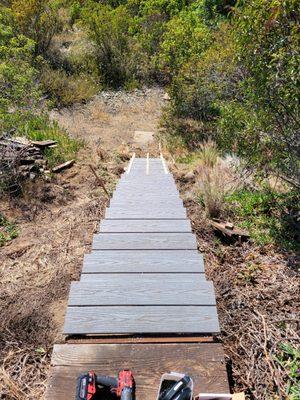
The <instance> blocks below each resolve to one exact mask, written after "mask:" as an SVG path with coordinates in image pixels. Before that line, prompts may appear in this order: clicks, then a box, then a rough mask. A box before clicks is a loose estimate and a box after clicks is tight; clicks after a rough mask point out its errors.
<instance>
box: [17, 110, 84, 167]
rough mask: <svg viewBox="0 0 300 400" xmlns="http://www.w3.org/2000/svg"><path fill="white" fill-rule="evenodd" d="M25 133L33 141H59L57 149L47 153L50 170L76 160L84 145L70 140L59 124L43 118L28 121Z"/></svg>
mask: <svg viewBox="0 0 300 400" xmlns="http://www.w3.org/2000/svg"><path fill="white" fill-rule="evenodd" d="M24 133H25V136H27V137H28V138H29V139H31V140H47V139H52V140H56V141H57V147H54V148H50V149H47V150H46V151H45V156H46V157H47V159H48V165H49V167H50V168H51V167H53V166H54V165H56V164H58V163H62V162H65V161H67V160H70V159H72V158H75V157H76V153H77V152H78V150H79V149H80V148H81V147H82V145H83V143H82V142H81V141H79V140H77V139H72V138H70V137H69V135H68V134H67V133H66V132H65V131H64V130H62V129H61V128H60V127H59V126H58V124H57V122H50V121H49V120H48V119H47V118H45V117H43V116H34V117H32V118H30V119H28V121H27V123H26V125H25V130H24Z"/></svg>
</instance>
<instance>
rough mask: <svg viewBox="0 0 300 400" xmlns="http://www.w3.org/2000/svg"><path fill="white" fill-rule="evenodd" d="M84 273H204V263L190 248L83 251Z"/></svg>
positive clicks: (200, 256)
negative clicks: (86, 252) (84, 252)
mask: <svg viewBox="0 0 300 400" xmlns="http://www.w3.org/2000/svg"><path fill="white" fill-rule="evenodd" d="M82 272H83V273H85V274H86V273H94V274H95V273H101V274H103V273H134V272H143V273H174V272H176V273H179V272H188V273H203V272H204V262H203V257H202V255H201V254H200V253H198V252H197V251H195V250H194V251H193V250H172V251H170V250H111V251H110V250H104V251H101V250H94V251H93V252H92V253H90V254H85V256H84V262H83V269H82Z"/></svg>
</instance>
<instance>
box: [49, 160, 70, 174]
mask: <svg viewBox="0 0 300 400" xmlns="http://www.w3.org/2000/svg"><path fill="white" fill-rule="evenodd" d="M74 162H75V160H70V161H67V162H65V163H63V164H60V165H57V166H56V167H54V168H52V172H55V173H57V172H60V171H62V170H64V169H66V168H70V167H72V165H73V164H74Z"/></svg>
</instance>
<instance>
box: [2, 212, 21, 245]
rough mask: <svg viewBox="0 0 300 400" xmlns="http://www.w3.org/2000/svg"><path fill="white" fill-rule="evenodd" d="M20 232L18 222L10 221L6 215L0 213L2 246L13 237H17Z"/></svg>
mask: <svg viewBox="0 0 300 400" xmlns="http://www.w3.org/2000/svg"><path fill="white" fill-rule="evenodd" d="M18 234H19V230H18V228H17V226H16V224H15V223H14V222H12V221H9V220H8V219H7V218H5V217H4V215H2V214H0V247H2V246H4V245H5V243H7V242H9V241H10V240H12V239H15V238H16V237H17V236H18Z"/></svg>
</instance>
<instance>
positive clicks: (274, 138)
mask: <svg viewBox="0 0 300 400" xmlns="http://www.w3.org/2000/svg"><path fill="white" fill-rule="evenodd" d="M297 5H298V2H297V1H295V0H291V1H282V2H278V1H277V0H262V1H261V0H252V1H250V2H247V3H245V5H244V7H242V8H240V9H239V10H238V11H237V14H236V17H235V19H234V33H235V35H234V39H235V43H236V49H237V50H236V51H237V59H238V60H239V62H240V63H242V64H243V66H244V68H245V70H246V71H247V74H246V76H245V79H244V80H243V96H244V103H243V105H242V106H243V108H244V111H242V112H241V113H240V111H239V110H241V107H239V105H238V104H237V103H236V104H235V103H232V105H231V106H233V107H234V108H236V109H237V112H235V110H234V109H233V108H232V107H229V108H227V107H226V105H225V113H224V115H223V117H222V122H221V129H220V131H221V130H222V129H223V127H224V126H225V127H226V126H229V125H231V126H233V125H234V124H233V123H232V121H230V119H231V118H232V116H234V119H235V122H236V124H237V127H236V128H235V129H234V134H233V135H232V140H231V141H230V140H228V144H231V146H232V147H235V149H236V151H237V152H238V153H239V152H240V154H242V155H243V156H244V157H245V158H247V159H248V160H249V162H250V163H255V165H256V167H259V168H261V169H263V170H265V171H268V172H270V171H271V172H272V173H275V174H280V175H283V176H285V177H287V178H288V179H289V180H294V181H295V183H296V184H298V185H300V180H299V173H298V172H299V166H300V159H299V153H300V147H299V143H300V141H299V137H300V131H299V126H300V114H299V102H298V100H299V99H298V95H299V93H298V87H299V69H298V67H297V65H298V61H297V58H298V56H297V53H298V50H297V49H298V43H299V29H298V27H297ZM236 106H237V107H236ZM247 113H248V114H249V115H248V118H246V114H247ZM239 114H240V115H241V117H242V119H241V121H239ZM256 125H257V128H256ZM237 137H239V141H238V145H237V143H236V138H237ZM249 138H251V140H250V143H248V142H249ZM227 139H230V137H229V136H228V135H227ZM253 143H254V144H255V146H253ZM266 149H267V154H265V151H266Z"/></svg>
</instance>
